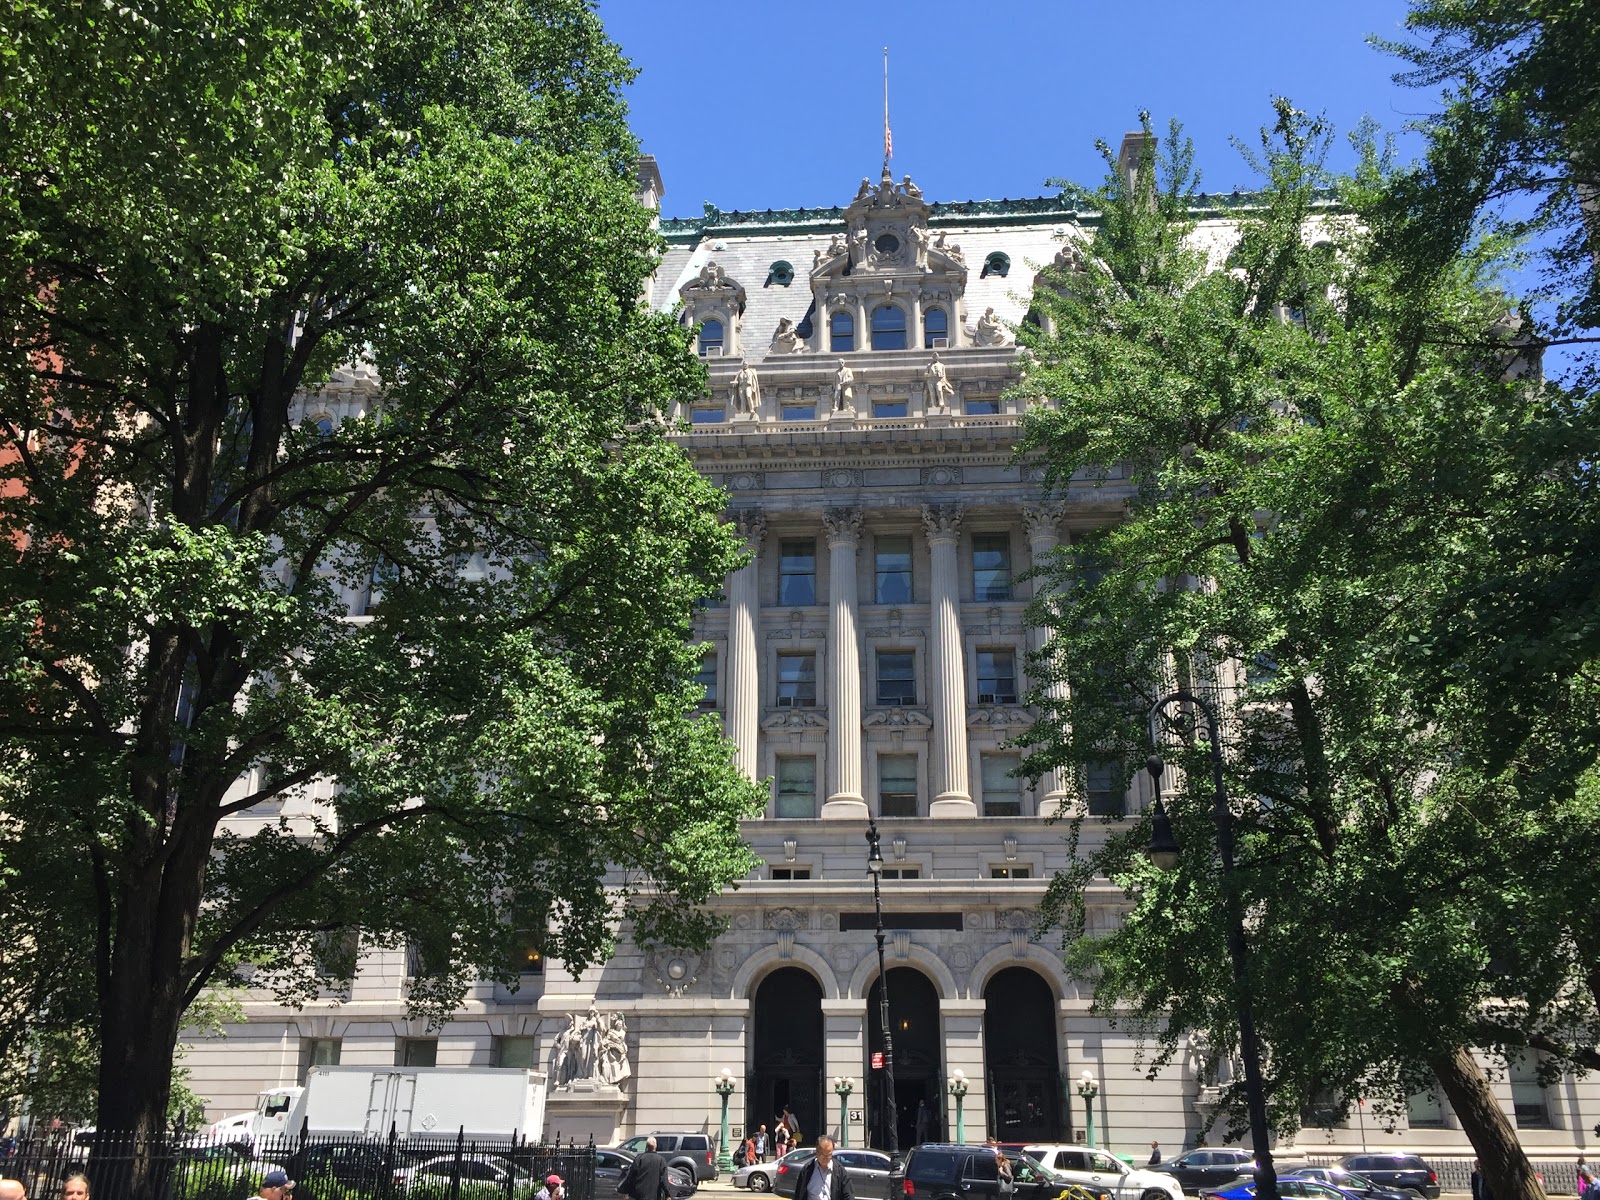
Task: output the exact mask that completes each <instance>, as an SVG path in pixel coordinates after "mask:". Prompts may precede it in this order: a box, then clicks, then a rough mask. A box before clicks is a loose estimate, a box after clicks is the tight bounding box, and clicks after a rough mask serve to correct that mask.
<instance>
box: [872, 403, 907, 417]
mask: <svg viewBox="0 0 1600 1200" xmlns="http://www.w3.org/2000/svg"><path fill="white" fill-rule="evenodd" d="M872 415H873V416H875V417H903V416H905V415H906V402H905V401H904V400H874V401H873V402H872Z"/></svg>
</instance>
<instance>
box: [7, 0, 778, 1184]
mask: <svg viewBox="0 0 1600 1200" xmlns="http://www.w3.org/2000/svg"><path fill="white" fill-rule="evenodd" d="M5 24H6V28H7V33H8V36H7V38H6V48H5V50H4V51H0V72H3V74H0V109H3V110H4V111H5V113H6V121H5V122H4V127H3V129H0V163H3V164H4V166H3V167H0V244H3V251H0V303H3V306H4V322H5V327H6V336H5V341H4V346H3V350H0V371H3V378H0V387H3V392H0V431H3V433H4V438H5V442H4V451H3V457H0V545H4V546H5V547H7V549H6V552H5V553H4V554H3V555H0V598H3V600H0V606H3V607H0V647H3V650H0V671H3V673H0V737H3V738H4V745H5V753H4V754H3V755H0V759H3V760H4V761H5V762H6V764H7V767H8V773H7V774H6V775H5V777H4V780H3V786H4V809H5V813H6V820H5V822H4V823H3V826H0V854H3V856H4V858H3V861H4V864H5V867H6V869H7V871H8V877H7V880H6V890H5V894H4V898H3V903H4V905H5V909H6V921H7V926H8V931H10V930H12V929H14V928H23V929H25V930H26V932H27V937H28V939H30V940H29V941H28V942H27V944H26V946H25V949H26V951H27V953H28V954H31V955H33V960H32V961H33V963H34V969H33V970H32V971H31V974H30V971H29V969H28V968H27V966H26V964H25V963H19V964H18V970H19V971H21V972H22V974H23V975H24V976H26V977H27V978H26V979H25V980H24V981H25V982H33V983H36V984H37V987H38V992H39V995H38V996H37V997H35V998H34V999H33V1000H32V1001H30V1002H29V1003H28V1004H26V1005H23V1006H21V1007H22V1010H23V1011H21V1012H18V1011H17V1009H16V1008H12V1009H8V1010H6V1018H7V1020H6V1036H9V1037H11V1038H13V1039H14V1038H15V1037H16V1036H17V1030H18V1025H17V1022H19V1021H21V1022H26V1021H27V1020H29V1019H30V1011H31V1015H33V1016H37V1015H38V1014H39V1013H48V1014H57V1015H58V1017H59V1022H60V1023H62V1024H63V1026H64V1028H63V1029H62V1031H61V1034H62V1036H69V1035H70V1036H78V1035H80V1034H82V1033H83V1032H84V1031H85V1024H86V1023H88V1026H87V1032H88V1036H89V1037H90V1038H91V1039H92V1042H93V1044H94V1048H95V1050H96V1051H97V1052H98V1063H99V1065H98V1077H97V1086H98V1120H99V1124H100V1126H101V1127H102V1128H116V1129H131V1130H135V1131H139V1132H150V1131H152V1130H154V1129H156V1128H158V1127H159V1126H160V1123H161V1120H162V1116H163V1113H164V1112H165V1110H166V1107H167V1100H168V1092H169V1088H170V1085H171V1079H172V1060H173V1051H174V1046H175V1045H176V1042H177V1039H178V1036H179V1029H180V1024H181V1023H182V1022H183V1021H184V1020H185V1019H186V1018H185V1013H186V1012H188V1011H190V1010H191V1007H192V1006H193V1005H194V1004H195V1002H196V1001H197V1000H199V999H200V998H201V997H202V996H203V995H205V994H206V992H207V990H208V989H211V988H214V987H217V986H219V985H229V984H235V983H240V982H245V981H246V979H248V980H249V981H250V982H253V983H254V985H256V986H263V985H267V986H271V987H274V988H276V989H277V991H278V992H279V994H280V995H281V996H282V997H283V998H284V999H286V1000H291V1001H292V1000H295V999H297V998H302V997H305V996H308V995H311V994H313V993H314V991H315V989H316V988H317V987H318V986H319V985H323V984H326V983H329V982H332V981H334V980H336V979H337V978H338V977H340V976H347V975H348V974H349V972H350V971H351V970H353V968H354V956H353V955H350V954H348V953H341V954H331V953H330V952H329V951H330V950H331V949H332V948H334V947H337V946H348V941H347V937H346V935H347V934H348V932H349V931H352V930H359V931H360V937H361V939H362V942H363V944H364V945H366V946H369V947H371V946H378V947H385V946H387V947H399V946H402V945H416V946H419V947H421V948H422V953H421V954H420V957H419V961H420V962H421V964H422V965H423V966H424V968H425V970H424V973H423V975H422V976H421V977H420V978H418V979H417V980H416V981H415V983H414V985H413V986H412V989H411V994H410V998H411V1002H412V1004H413V1006H414V1007H415V1008H416V1009H417V1010H418V1011H421V1012H425V1013H428V1014H431V1015H433V1016H435V1017H442V1015H443V1014H444V1013H446V1012H447V1011H449V1010H450V1008H451V1007H452V1006H453V1005H454V1004H455V1003H456V1002H457V1000H458V999H459V997H460V996H461V994H462V990H463V988H464V986H465V985H466V983H467V982H468V981H470V980H472V979H474V978H479V977H485V976H488V977H494V978H497V979H503V980H506V981H508V982H514V980H515V978H516V974H515V967H514V965H513V955H512V951H513V949H514V947H515V946H517V945H518V944H519V938H521V937H522V936H523V932H522V931H523V930H525V929H527V928H532V929H534V930H536V931H537V932H538V934H539V935H540V936H543V937H544V938H545V946H544V948H545V951H546V952H547V953H548V954H550V955H551V956H553V957H556V958H559V959H561V960H562V961H564V962H565V963H567V964H568V965H569V966H571V967H572V968H574V969H576V968H578V967H580V966H582V965H584V964H588V963H593V962H595V961H597V960H599V959H601V958H603V956H604V955H605V954H606V953H607V950H608V947H609V946H610V944H611V940H612V937H613V933H614V930H615V929H616V927H617V923H618V922H619V921H627V922H629V923H630V926H629V931H630V934H631V936H633V937H635V938H636V939H639V940H641V941H650V940H658V941H662V942H667V943H672V944H685V945H687V944H694V943H697V942H703V941H704V940H705V939H706V938H707V937H708V936H709V934H710V932H711V929H712V926H711V924H710V921H709V918H708V917H707V916H706V914H705V910H704V908H703V904H704V902H705V901H706V900H707V899H709V898H710V897H712V896H714V895H715V894H716V893H717V892H718V891H719V890H720V889H721V888H722V887H724V886H725V885H726V884H728V883H729V882H730V881H732V880H735V879H737V878H739V877H741V876H742V875H744V874H745V873H746V871H747V870H748V868H749V865H750V860H749V856H748V851H747V849H746V848H745V847H744V846H743V844H742V842H741V840H740V837H739V831H738V821H739V819H740V818H741V817H743V816H746V815H749V814H750V813H751V812H752V811H753V810H754V809H755V807H756V806H757V805H758V804H759V803H760V797H759V796H758V794H757V792H758V789H757V788H755V787H754V786H752V785H751V784H750V783H749V781H747V780H744V779H742V778H741V777H740V776H739V775H738V774H737V773H736V772H735V770H734V769H733V767H732V765H731V761H730V757H729V753H728V748H727V745H726V744H725V742H724V741H723V739H722V738H721V736H720V733H719V732H718V730H717V728H716V726H715V723H714V721H713V720H710V719H698V720H696V719H691V717H690V716H687V715H686V714H688V713H689V712H690V711H691V710H692V709H693V707H694V702H695V700H696V699H697V698H698V697H697V694H696V692H695V689H694V686H693V683H692V676H693V673H694V668H695V665H696V660H697V657H698V651H697V650H696V649H695V648H694V647H693V646H692V645H691V644H690V641H689V638H690V630H691V625H690V622H691V617H692V613H693V610H694V607H695V605H697V604H699V603H701V602H703V601H704V600H706V599H707V598H708V597H711V596H712V595H713V594H714V593H715V592H716V590H717V588H718V586H719V584H720V580H721V578H722V577H723V575H724V573H725V572H727V571H728V570H729V569H730V568H732V567H734V566H736V565H737V562H738V561H739V560H738V554H739V552H738V550H737V548H736V543H735V541H734V540H733V539H732V538H731V537H730V536H729V535H728V533H727V532H726V530H725V528H724V527H723V526H722V525H721V523H720V520H719V513H720V511H721V508H722V499H721V497H720V494H719V493H718V492H717V491H716V490H715V489H713V488H712V487H710V486H709V485H708V484H706V483H705V482H704V481H702V480H701V479H700V477H699V476H698V475H697V474H696V473H695V471H694V470H693V469H692V467H691V466H690V464H689V463H688V462H687V461H686V459H685V458H684V456H683V455H682V454H681V453H680V452H679V451H678V450H677V449H675V448H674V447H673V446H672V445H671V444H670V442H669V440H668V439H667V436H666V430H665V428H664V426H663V425H662V423H661V421H660V420H659V416H658V414H659V413H660V412H662V411H666V410H670V407H671V405H672V404H673V403H675V402H678V401H681V400H683V399H685V398H687V397H690V396H692V395H695V394H697V393H698V392H699V391H701V390H703V386H704V380H703V375H702V373H701V369H700V368H699V366H698V365H697V364H696V363H695V361H694V359H693V358H692V356H691V355H689V354H688V352H687V347H686V344H685V338H684V335H683V333H682V332H681V330H679V329H678V328H677V327H676V326H675V325H674V324H673V322H672V320H671V319H670V318H669V317H663V316H659V315H656V314H652V313H651V312H650V311H648V309H647V308H646V307H645V306H643V305H642V304H641V303H640V297H641V294H642V289H643V288H644V286H645V284H646V282H647V280H648V277H649V276H650V274H651V272H652V270H653V269H654V267H655V264H656V262H657V261H658V251H659V243H658V240H657V237H656V235H655V233H654V231H653V230H652V227H651V223H650V214H649V213H648V212H647V211H645V210H644V209H643V208H642V207H641V206H640V205H638V204H637V203H636V202H635V200H634V198H633V164H634V161H635V154H636V148H635V145H634V142H633V140H632V138H631V137H630V135H629V133H628V130H627V128H626V125H625V121H624V107H623V104H622V102H621V100H620V98H619V95H618V90H619V87H620V86H621V85H622V84H623V83H624V82H625V81H626V80H627V79H628V78H629V76H630V69H629V68H628V66H627V64H626V63H625V62H624V60H623V59H622V58H621V57H620V56H619V54H618V51H617V50H616V48H615V47H614V46H613V45H611V44H610V43H609V42H608V41H607V40H606V39H605V37H604V34H603V31H602V29H601V27H600V24H599V21H598V19H597V18H596V16H595V15H594V13H593V12H592V11H591V10H590V8H589V7H588V6H587V5H585V4H583V3H580V2H578V0H505V2H491V3H487V4H478V5H473V6H471V7H470V8H463V7H462V6H460V5H448V4H430V3H426V2H424V3H396V2H390V0H375V2H363V0H313V2H312V3H309V4H307V3H300V2H296V3H292V4H290V3H283V2H281V0H264V2H263V3H258V4H250V5H244V6H239V5H225V4H218V3H214V2H213V0H175V2H173V3H163V4H160V5H157V6H144V5H138V4H135V5H132V6H111V7H106V6H103V5H100V4H98V3H66V4H54V5H37V4H33V3H31V2H29V0H16V2H15V3H11V4H9V5H8V7H7V13H6V21H5ZM346 363H356V364H358V367H359V365H360V364H366V365H367V368H369V369H370V370H371V371H372V372H373V373H375V375H376V377H377V379H378V380H379V381H380V383H381V386H380V387H379V388H378V389H377V390H376V392H375V394H374V395H373V396H372V397H371V400H370V403H366V404H363V405H362V406H361V409H360V411H349V412H347V413H345V414H344V419H343V420H342V421H340V422H339V423H338V424H337V427H336V428H334V429H332V430H331V431H328V430H324V429H319V428H317V427H315V426H314V425H313V424H312V423H311V422H309V421H305V420H302V419H300V416H299V414H303V413H305V412H307V411H312V412H314V411H315V410H316V405H317V404H318V403H320V401H316V400H315V399H314V398H315V396H316V395H317V393H318V391H319V389H321V388H322V387H323V386H324V385H325V383H326V382H327V381H328V380H329V379H330V377H331V376H332V374H333V372H334V371H335V369H336V368H337V366H338V364H346ZM308 394H309V395H310V396H311V397H313V400H312V401H311V402H308V403H307V404H304V405H301V404H300V398H302V397H304V396H306V395H308ZM466 562H470V563H472V564H473V566H474V569H472V570H463V563H466ZM480 567H481V569H478V568H480ZM369 591H370V600H371V604H370V606H368V607H367V612H368V616H367V617H355V618H352V617H350V616H349V615H348V614H349V613H350V611H351V602H352V598H357V599H367V598H368V597H369ZM360 607H361V605H357V611H359V610H360ZM314 780H331V781H333V783H334V784H335V785H336V787H335V788H334V789H333V791H334V794H333V795H332V797H331V798H325V799H320V800H313V799H311V798H309V796H308V793H307V788H308V786H309V785H310V784H311V783H312V782H313V781H314ZM247 813H248V814H251V815H253V816H255V817H256V818H258V819H256V820H253V821H250V822H248V823H246V824H243V825H240V824H238V823H233V824H230V823H229V822H228V818H230V817H238V816H240V815H242V814H247ZM12 914H18V915H19V916H22V917H25V918H26V920H25V921H24V922H23V923H22V924H21V925H20V926H13V925H12V924H11V916H12ZM13 940H14V939H13ZM63 961H65V962H67V963H69V964H70V968H71V969H69V970H65V971H62V970H56V969H55V964H58V963H60V962H63ZM10 998H11V995H10V993H9V990H8V1000H9V999H10ZM56 1019H57V1017H56V1016H52V1020H56ZM140 1179H141V1180H143V1181H144V1182H141V1183H140V1184H139V1186H145V1185H146V1183H147V1179H146V1177H145V1176H141V1177H140Z"/></svg>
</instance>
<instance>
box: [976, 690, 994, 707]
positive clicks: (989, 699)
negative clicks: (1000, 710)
mask: <svg viewBox="0 0 1600 1200" xmlns="http://www.w3.org/2000/svg"><path fill="white" fill-rule="evenodd" d="M978 703H979V704H996V703H998V701H997V700H995V698H994V693H993V692H979V693H978Z"/></svg>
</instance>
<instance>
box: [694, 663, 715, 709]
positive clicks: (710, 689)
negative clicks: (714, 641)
mask: <svg viewBox="0 0 1600 1200" xmlns="http://www.w3.org/2000/svg"><path fill="white" fill-rule="evenodd" d="M694 681H695V683H696V684H698V685H699V687H700V703H699V704H698V705H697V707H698V708H699V709H701V711H708V710H710V709H713V708H715V707H716V706H717V652H716V651H715V650H707V651H706V652H705V653H704V654H703V655H701V656H700V669H699V670H698V671H696V672H695V675H694Z"/></svg>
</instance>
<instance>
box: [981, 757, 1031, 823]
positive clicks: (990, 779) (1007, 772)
mask: <svg viewBox="0 0 1600 1200" xmlns="http://www.w3.org/2000/svg"><path fill="white" fill-rule="evenodd" d="M978 761H979V762H980V763H981V764H982V767H983V815H984V816H986V817H1020V816H1021V815H1022V780H1020V779H1016V778H1014V777H1013V776H1012V774H1011V772H1013V771H1015V770H1016V769H1017V765H1018V763H1019V761H1020V760H1019V759H1018V758H1017V756H1016V755H1015V754H980V755H979V756H978Z"/></svg>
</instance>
